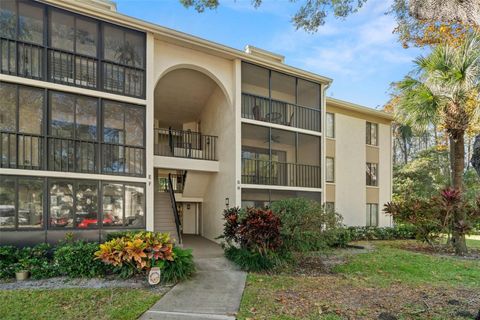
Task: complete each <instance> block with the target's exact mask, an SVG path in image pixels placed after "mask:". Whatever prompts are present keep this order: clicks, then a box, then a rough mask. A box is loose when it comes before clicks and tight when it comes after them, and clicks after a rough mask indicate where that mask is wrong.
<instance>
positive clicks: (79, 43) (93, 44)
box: [75, 18, 98, 57]
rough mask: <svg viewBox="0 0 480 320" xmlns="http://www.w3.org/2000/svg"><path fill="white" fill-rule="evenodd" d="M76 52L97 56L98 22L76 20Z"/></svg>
mask: <svg viewBox="0 0 480 320" xmlns="http://www.w3.org/2000/svg"><path fill="white" fill-rule="evenodd" d="M76 25H77V30H76V42H75V46H76V48H75V49H76V52H77V53H80V54H84V55H87V56H92V57H96V56H97V43H98V40H97V38H98V24H97V23H96V22H93V21H90V20H86V19H82V18H77V19H76Z"/></svg>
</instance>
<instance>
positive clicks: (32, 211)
mask: <svg viewBox="0 0 480 320" xmlns="http://www.w3.org/2000/svg"><path fill="white" fill-rule="evenodd" d="M43 181H44V180H43V179H42V178H23V177H22V178H19V179H18V228H19V229H26V228H41V227H42V226H43V183H44V182H43Z"/></svg>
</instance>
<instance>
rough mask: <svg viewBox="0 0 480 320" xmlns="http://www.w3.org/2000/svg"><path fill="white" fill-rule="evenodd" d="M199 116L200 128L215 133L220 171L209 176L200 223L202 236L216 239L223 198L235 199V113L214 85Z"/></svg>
mask: <svg viewBox="0 0 480 320" xmlns="http://www.w3.org/2000/svg"><path fill="white" fill-rule="evenodd" d="M201 119H202V129H203V130H205V132H210V133H211V134H213V135H216V136H218V140H217V156H218V162H219V172H218V173H214V174H212V175H211V177H210V183H209V185H208V187H207V190H206V192H205V194H204V197H203V206H202V226H201V230H202V235H203V236H204V237H206V238H208V239H211V240H215V238H216V237H218V236H219V235H220V234H221V232H222V226H223V220H222V211H223V209H224V208H225V198H229V199H230V203H232V204H234V203H235V202H236V198H235V197H236V190H235V186H236V184H235V180H236V179H235V166H236V157H235V152H234V146H235V136H236V135H235V130H234V128H235V112H234V108H233V106H232V105H230V104H229V103H228V101H227V100H226V98H225V96H224V94H223V92H222V90H221V89H220V88H216V89H215V91H214V92H213V94H212V95H211V97H210V99H209V100H208V102H207V104H206V106H205V108H204V110H203V112H202V116H201ZM187 175H188V173H187ZM187 179H188V177H187ZM217 241H218V240H217Z"/></svg>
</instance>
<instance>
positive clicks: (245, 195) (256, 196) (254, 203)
mask: <svg viewBox="0 0 480 320" xmlns="http://www.w3.org/2000/svg"><path fill="white" fill-rule="evenodd" d="M269 204H270V194H269V191H268V190H258V189H246V188H242V208H244V209H246V208H265V207H267V206H268V205H269Z"/></svg>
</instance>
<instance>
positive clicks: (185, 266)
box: [156, 247, 195, 283]
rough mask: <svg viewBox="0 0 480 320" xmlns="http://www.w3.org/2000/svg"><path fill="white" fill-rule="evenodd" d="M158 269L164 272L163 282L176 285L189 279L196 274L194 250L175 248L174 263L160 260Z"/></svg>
mask: <svg viewBox="0 0 480 320" xmlns="http://www.w3.org/2000/svg"><path fill="white" fill-rule="evenodd" d="M156 266H157V267H160V269H161V271H162V277H161V279H162V282H164V283H176V282H179V281H184V280H187V279H189V278H190V277H191V276H192V275H193V274H194V273H195V263H194V261H193V255H192V249H182V248H179V247H173V261H169V260H158V261H157V263H156Z"/></svg>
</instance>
